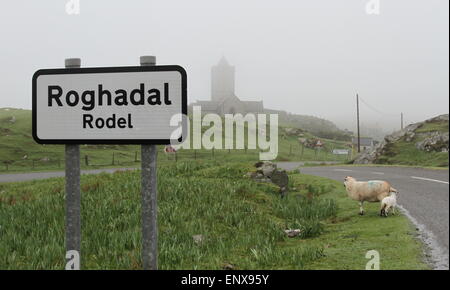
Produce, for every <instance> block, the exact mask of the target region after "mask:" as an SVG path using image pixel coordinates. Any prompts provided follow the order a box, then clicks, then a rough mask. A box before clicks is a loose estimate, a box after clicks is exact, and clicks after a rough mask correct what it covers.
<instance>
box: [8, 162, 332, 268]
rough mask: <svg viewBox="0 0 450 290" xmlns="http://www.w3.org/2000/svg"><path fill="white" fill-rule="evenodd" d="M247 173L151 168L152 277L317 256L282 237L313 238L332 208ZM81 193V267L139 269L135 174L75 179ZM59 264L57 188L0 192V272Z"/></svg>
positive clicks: (58, 182)
mask: <svg viewBox="0 0 450 290" xmlns="http://www.w3.org/2000/svg"><path fill="white" fill-rule="evenodd" d="M249 169H250V167H249V166H248V165H246V164H240V163H227V164H223V163H219V162H209V163H201V162H178V163H173V164H167V165H165V166H162V167H160V168H159V171H158V177H159V178H158V194H159V195H158V202H159V204H158V205H159V208H158V225H159V245H158V246H159V268H160V269H222V268H223V267H224V265H225V264H232V265H234V267H235V268H236V269H301V268H304V267H305V266H306V265H308V263H309V262H311V261H313V260H315V259H318V258H320V257H322V256H323V249H322V247H319V246H299V247H291V246H289V245H288V243H287V242H288V240H289V242H290V241H292V239H289V238H288V237H286V234H285V233H284V231H283V230H284V229H286V228H300V229H302V234H301V236H300V237H296V238H294V239H304V238H308V237H313V236H317V235H319V234H320V233H321V232H322V230H323V228H322V227H321V221H322V220H324V219H326V218H328V217H330V216H333V215H335V213H336V204H335V203H334V202H333V201H332V200H327V199H322V198H321V197H320V196H319V195H317V196H313V197H312V198H311V197H308V195H304V194H302V195H298V194H296V195H292V196H291V197H288V198H287V199H281V198H280V197H279V196H278V193H277V192H278V191H277V189H276V187H275V186H273V185H270V184H265V183H256V182H253V181H251V180H249V179H246V178H244V177H243V176H244V174H245V172H247V171H248V170H249ZM81 188H82V245H81V248H82V250H81V251H82V253H81V256H82V268H84V269H140V268H141V267H142V265H141V259H140V248H141V232H140V216H141V215H140V210H141V208H140V173H139V172H125V171H123V172H116V173H114V174H100V175H96V176H83V177H82V185H81ZM312 188H313V189H315V188H316V186H314V187H312ZM317 191H320V189H319V190H317ZM194 235H202V241H201V242H195V241H194V239H193V236H194ZM64 262H65V261H64V182H63V180H62V179H51V180H46V181H36V182H27V183H16V184H8V185H0V269H63V268H64Z"/></svg>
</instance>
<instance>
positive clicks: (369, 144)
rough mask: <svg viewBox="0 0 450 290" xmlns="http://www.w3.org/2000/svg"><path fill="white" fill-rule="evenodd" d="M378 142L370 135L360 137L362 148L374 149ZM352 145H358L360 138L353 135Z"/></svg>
mask: <svg viewBox="0 0 450 290" xmlns="http://www.w3.org/2000/svg"><path fill="white" fill-rule="evenodd" d="M376 143H377V142H376V141H375V140H374V139H373V138H370V137H361V138H360V145H361V150H366V149H373V147H375V145H376ZM352 145H353V146H355V147H357V146H358V138H357V137H352Z"/></svg>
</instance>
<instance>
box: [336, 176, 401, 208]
mask: <svg viewBox="0 0 450 290" xmlns="http://www.w3.org/2000/svg"><path fill="white" fill-rule="evenodd" d="M344 186H345V188H346V190H347V194H348V196H349V197H350V198H351V199H353V200H357V201H359V214H360V215H364V208H363V204H364V202H365V201H367V202H380V201H382V200H383V198H385V197H387V196H389V193H390V192H398V191H397V190H396V189H395V188H392V187H391V185H390V184H389V182H387V181H382V180H371V181H357V180H356V179H355V178H353V177H351V176H347V177H345V179H344Z"/></svg>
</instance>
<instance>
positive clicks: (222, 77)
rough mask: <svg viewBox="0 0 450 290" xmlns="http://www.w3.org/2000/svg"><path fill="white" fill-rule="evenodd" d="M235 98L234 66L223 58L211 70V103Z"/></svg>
mask: <svg viewBox="0 0 450 290" xmlns="http://www.w3.org/2000/svg"><path fill="white" fill-rule="evenodd" d="M232 96H234V66H231V65H229V64H228V61H227V60H226V59H225V57H222V58H221V59H220V61H219V63H218V64H217V65H216V66H213V67H212V69H211V101H217V102H218V101H221V100H223V99H224V98H228V97H232Z"/></svg>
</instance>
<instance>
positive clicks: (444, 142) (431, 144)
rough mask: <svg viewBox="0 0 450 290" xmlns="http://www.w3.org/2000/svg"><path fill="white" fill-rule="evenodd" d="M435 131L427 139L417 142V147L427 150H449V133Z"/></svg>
mask: <svg viewBox="0 0 450 290" xmlns="http://www.w3.org/2000/svg"><path fill="white" fill-rule="evenodd" d="M434 133H435V134H433V135H432V136H430V137H428V138H426V139H425V140H423V141H421V142H418V143H416V148H417V149H419V150H422V151H426V152H448V141H449V133H448V132H446V133H444V134H440V133H439V132H434Z"/></svg>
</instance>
